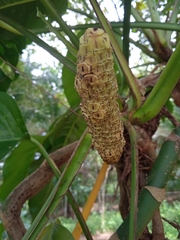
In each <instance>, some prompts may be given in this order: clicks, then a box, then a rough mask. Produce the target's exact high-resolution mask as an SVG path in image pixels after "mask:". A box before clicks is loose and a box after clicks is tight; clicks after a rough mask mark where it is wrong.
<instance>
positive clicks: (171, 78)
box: [133, 43, 180, 123]
mask: <svg viewBox="0 0 180 240" xmlns="http://www.w3.org/2000/svg"><path fill="white" fill-rule="evenodd" d="M179 55H180V43H179V44H178V45H177V47H176V50H175V51H174V53H173V54H172V56H171V57H170V59H169V61H168V63H167V65H166V67H165V69H164V70H163V72H162V74H161V75H160V77H159V79H158V82H157V83H156V85H155V86H154V88H153V90H152V91H151V93H150V94H149V96H148V98H147V99H146V101H145V103H144V104H143V106H142V107H140V108H139V109H138V110H137V111H136V112H135V113H134V114H133V120H135V121H136V122H138V123H145V122H147V121H149V120H151V119H152V118H153V117H155V116H156V115H157V114H158V113H159V111H160V110H161V108H162V107H163V106H164V104H165V103H166V101H167V100H168V98H169V96H170V95H171V92H172V90H173V89H174V87H175V85H176V84H177V82H178V81H179V79H180V67H179V66H180V58H179Z"/></svg>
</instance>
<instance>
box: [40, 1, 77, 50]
mask: <svg viewBox="0 0 180 240" xmlns="http://www.w3.org/2000/svg"><path fill="white" fill-rule="evenodd" d="M40 2H41V3H42V4H43V6H44V7H45V8H46V9H47V11H48V12H49V13H50V14H51V16H52V17H53V18H54V20H56V21H57V22H58V23H59V25H60V26H61V29H62V30H63V31H64V32H65V33H66V34H67V36H68V37H69V38H70V40H71V42H72V44H73V45H74V46H75V47H76V48H77V49H78V48H79V40H78V38H77V36H76V35H75V34H74V33H73V32H72V30H71V29H70V27H69V26H68V25H67V24H66V23H65V22H64V20H63V19H62V17H61V15H60V14H59V12H58V11H57V9H56V8H55V7H54V6H53V4H52V2H51V1H49V0H40Z"/></svg>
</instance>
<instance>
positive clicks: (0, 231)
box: [0, 223, 4, 239]
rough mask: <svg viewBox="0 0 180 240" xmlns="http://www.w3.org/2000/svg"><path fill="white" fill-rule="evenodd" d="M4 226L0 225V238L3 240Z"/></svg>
mask: <svg viewBox="0 0 180 240" xmlns="http://www.w3.org/2000/svg"><path fill="white" fill-rule="evenodd" d="M3 232H4V226H3V224H2V223H0V238H1V239H3Z"/></svg>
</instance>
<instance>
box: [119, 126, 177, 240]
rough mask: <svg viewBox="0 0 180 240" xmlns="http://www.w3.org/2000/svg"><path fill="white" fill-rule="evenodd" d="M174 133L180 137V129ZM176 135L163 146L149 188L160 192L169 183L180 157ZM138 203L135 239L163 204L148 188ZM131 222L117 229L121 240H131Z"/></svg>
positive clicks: (151, 175)
mask: <svg viewBox="0 0 180 240" xmlns="http://www.w3.org/2000/svg"><path fill="white" fill-rule="evenodd" d="M174 133H175V134H176V135H177V136H179V137H180V127H178V128H177V129H175V131H174ZM176 135H174V134H173V133H172V138H171V140H167V141H165V143H164V144H163V146H162V148H161V150H160V152H159V155H158V157H157V159H156V161H155V163H154V166H153V169H152V171H151V173H150V175H149V177H148V181H147V186H151V187H152V188H153V187H155V188H157V189H159V191H160V190H163V189H164V190H165V187H166V184H167V181H168V179H169V178H170V176H171V174H172V171H173V169H174V166H175V165H176V164H177V161H178V159H179V156H180V143H179V139H178V137H175V136H176ZM173 136H174V137H173ZM138 202H139V204H138V214H137V233H136V238H135V239H138V238H139V237H140V235H141V234H142V232H143V230H144V229H145V227H146V226H147V224H148V223H149V221H150V220H151V219H152V217H153V215H154V213H155V211H156V210H157V209H158V208H159V206H160V204H161V202H160V201H159V200H157V199H156V198H155V197H153V195H152V194H151V192H150V191H149V190H147V189H146V188H143V190H142V191H141V194H140V197H139V200H138ZM129 222H130V218H129V216H128V217H127V218H126V219H125V220H124V222H123V223H122V224H121V226H120V227H119V228H118V229H117V234H118V237H119V239H124V240H129V232H128V229H129Z"/></svg>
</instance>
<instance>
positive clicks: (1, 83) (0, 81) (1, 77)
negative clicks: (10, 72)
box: [0, 69, 12, 92]
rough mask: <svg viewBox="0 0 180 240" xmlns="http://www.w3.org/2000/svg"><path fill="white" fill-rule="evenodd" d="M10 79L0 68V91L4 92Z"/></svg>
mask: <svg viewBox="0 0 180 240" xmlns="http://www.w3.org/2000/svg"><path fill="white" fill-rule="evenodd" d="M11 82H12V80H11V79H10V78H9V77H8V76H7V75H6V74H4V72H3V71H2V70H1V69H0V91H3V92H6V91H7V90H8V88H9V85H10V84H11Z"/></svg>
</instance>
